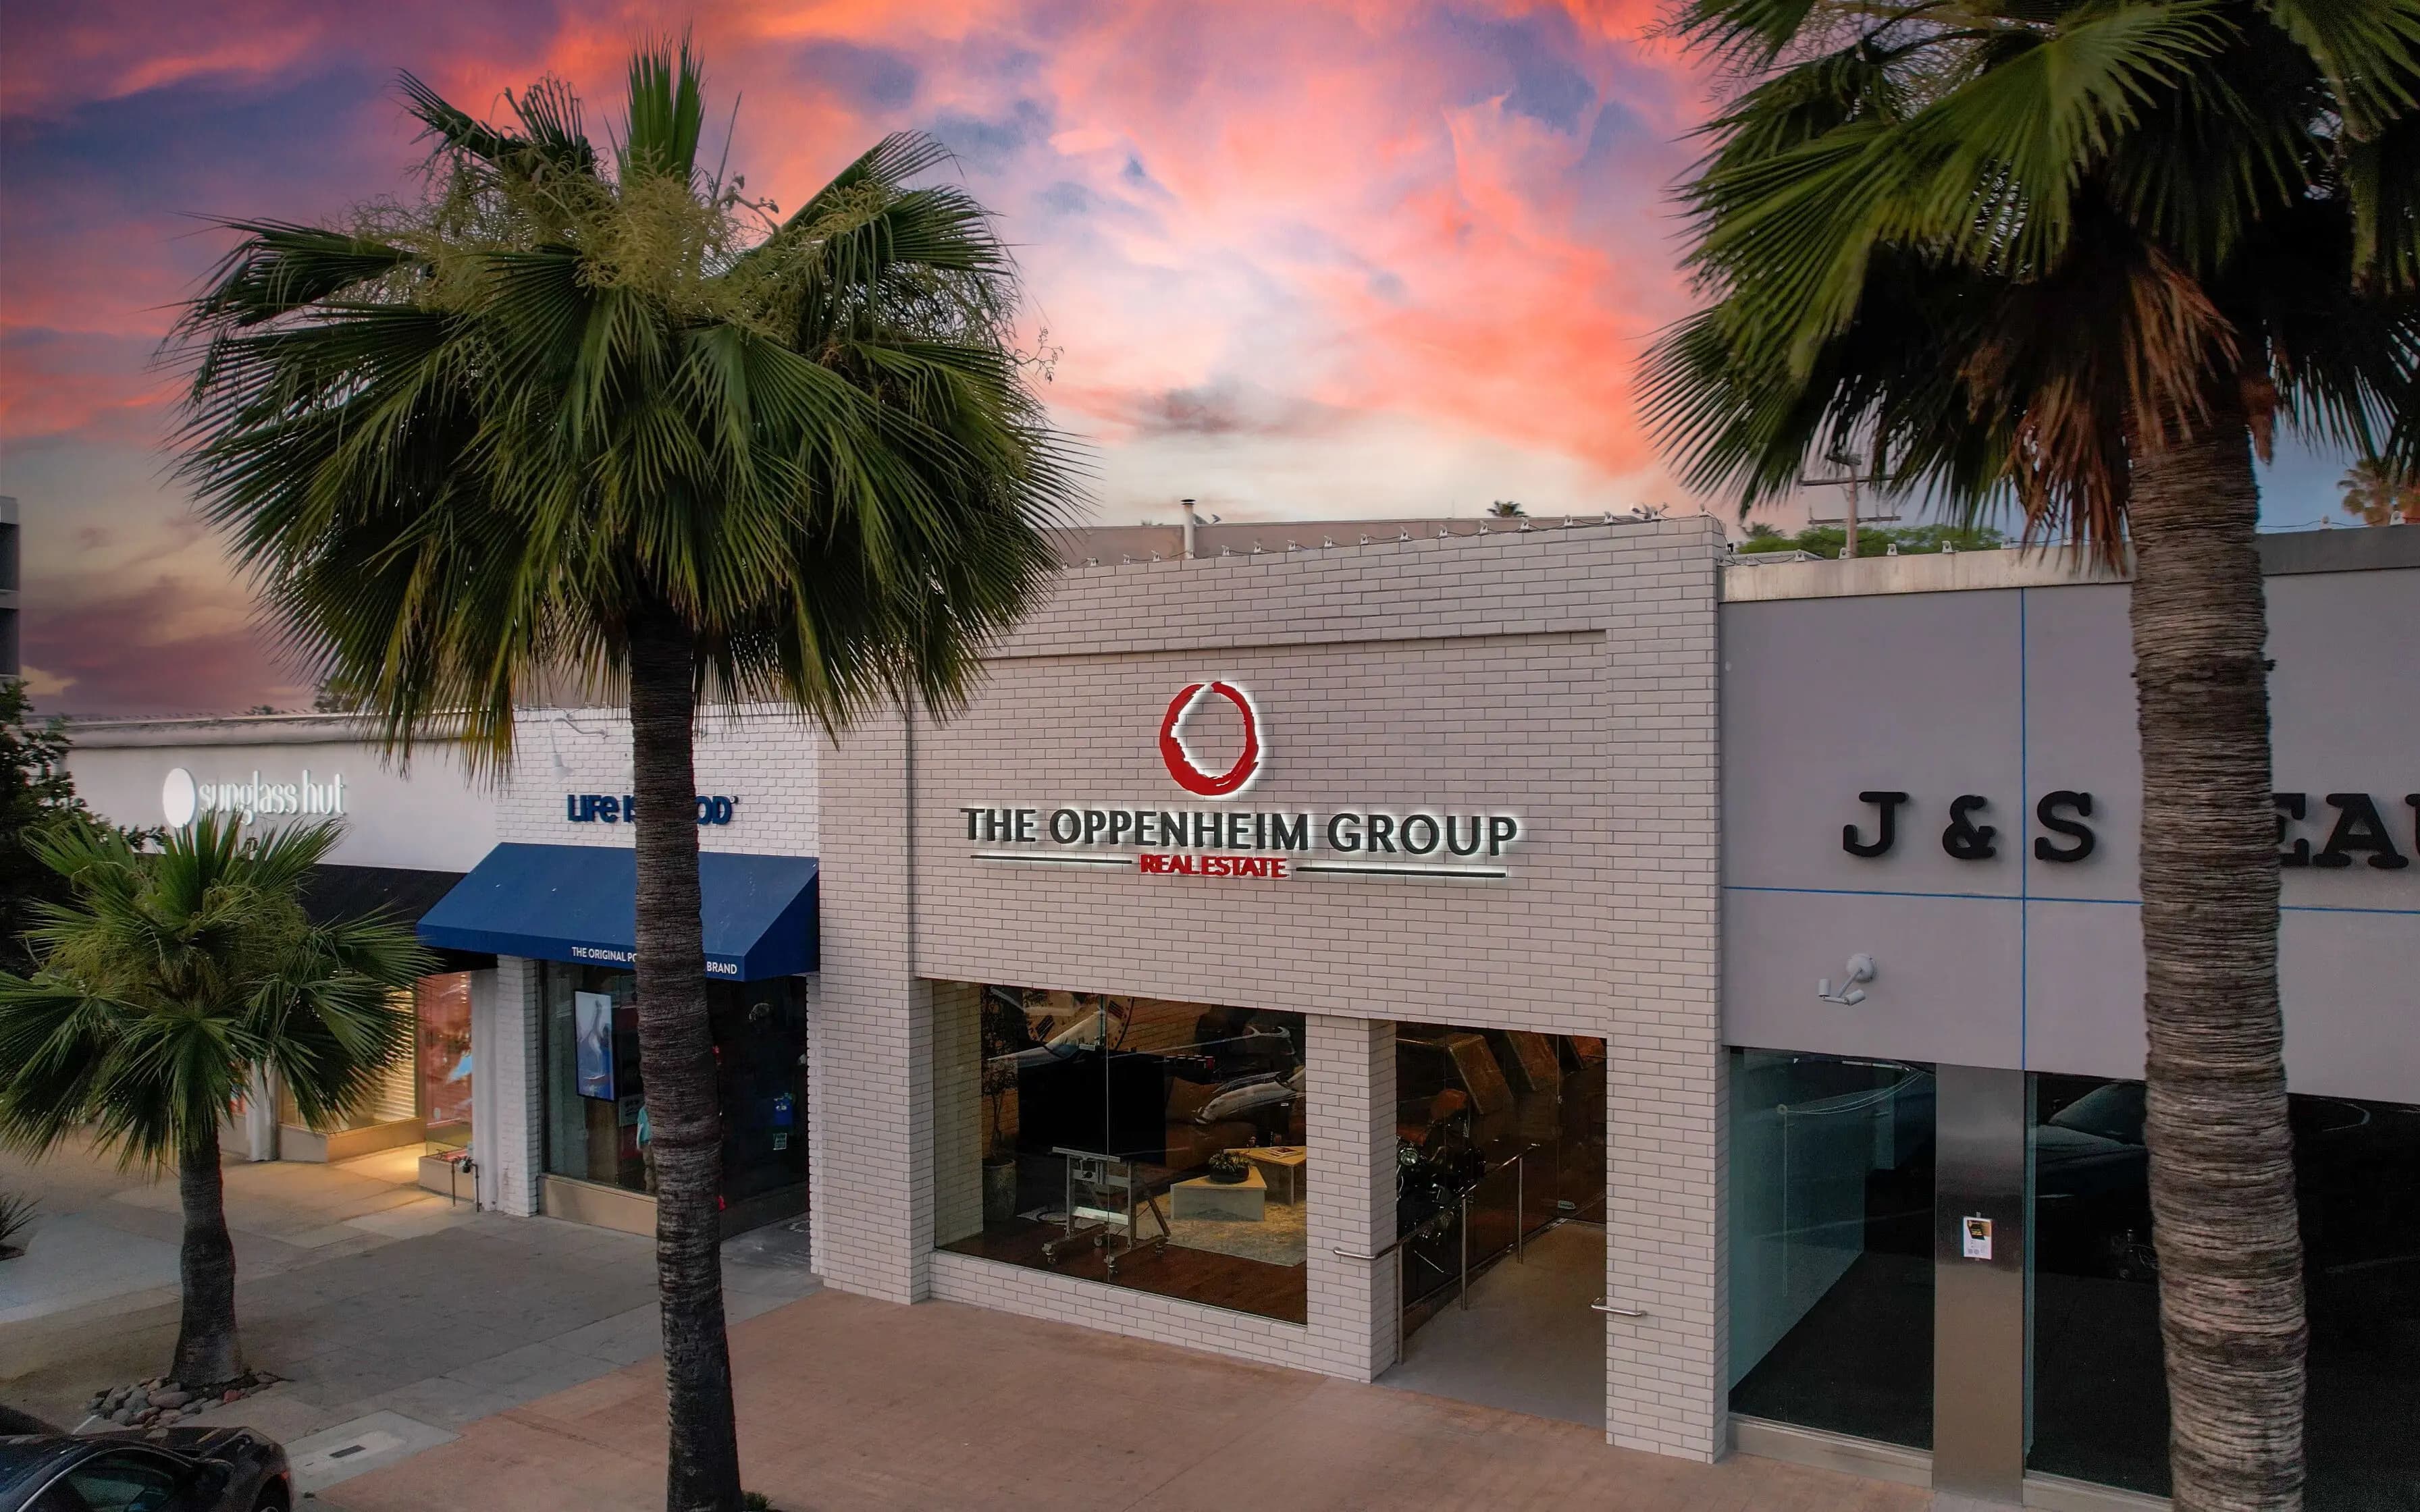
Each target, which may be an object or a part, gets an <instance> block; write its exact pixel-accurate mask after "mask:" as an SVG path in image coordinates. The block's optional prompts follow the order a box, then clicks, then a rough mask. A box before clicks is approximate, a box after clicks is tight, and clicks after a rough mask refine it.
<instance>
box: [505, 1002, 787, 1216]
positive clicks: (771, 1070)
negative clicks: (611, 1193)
mask: <svg viewBox="0 0 2420 1512" xmlns="http://www.w3.org/2000/svg"><path fill="white" fill-rule="evenodd" d="M543 991H544V994H545V999H546V1007H547V1011H546V1018H545V1057H546V1075H547V1081H546V1168H547V1171H548V1173H549V1174H550V1175H554V1176H562V1177H568V1178H571V1179H572V1180H582V1181H595V1182H598V1183H600V1184H603V1185H607V1186H616V1187H620V1188H621V1189H623V1190H624V1191H626V1192H639V1193H645V1194H648V1195H650V1196H652V1195H653V1194H654V1192H655V1162H654V1158H653V1152H652V1149H651V1144H652V1141H651V1138H650V1130H649V1127H648V1123H647V1112H646V1098H645V1092H646V1067H645V1065H644V1063H643V1061H642V1058H641V1057H640V1054H639V1001H638V994H639V980H638V977H637V975H636V974H635V973H632V972H628V971H613V970H609V969H607V968H605V967H601V966H582V965H569V964H562V963H558V962H548V963H547V964H546V967H545V975H544V979H543ZM706 1022H707V1026H708V1029H709V1031H710V1032H711V1033H712V1035H713V1039H714V1072H715V1091H716V1093H717V1096H718V1099H719V1102H720V1103H721V1114H722V1200H723V1202H724V1204H725V1209H726V1211H727V1212H730V1211H735V1210H736V1209H737V1205H738V1204H739V1203H742V1202H744V1201H747V1200H749V1199H751V1198H759V1197H762V1198H766V1199H768V1205H767V1206H766V1207H765V1208H764V1209H763V1210H762V1211H754V1210H752V1217H751V1216H750V1215H747V1214H743V1215H741V1217H743V1218H746V1219H747V1221H754V1222H762V1221H766V1220H768V1219H769V1218H771V1217H773V1216H779V1215H781V1214H782V1213H783V1212H784V1211H796V1210H797V1204H798V1202H799V1201H801V1200H803V1197H804V1192H803V1188H804V1186H805V1183H806V1180H807V1065H806V1048H807V1043H806V1041H807V1010H806V1001H805V997H804V995H803V994H802V993H801V992H800V990H799V982H798V980H797V979H796V978H791V977H776V978H770V979H768V980H762V981H746V982H735V981H709V982H707V983H706ZM726 1221H727V1222H737V1221H739V1220H738V1219H727V1220H726Z"/></svg>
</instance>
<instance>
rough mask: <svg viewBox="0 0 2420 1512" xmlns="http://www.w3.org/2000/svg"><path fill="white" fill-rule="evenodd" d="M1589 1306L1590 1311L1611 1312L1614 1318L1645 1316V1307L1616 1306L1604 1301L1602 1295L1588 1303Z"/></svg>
mask: <svg viewBox="0 0 2420 1512" xmlns="http://www.w3.org/2000/svg"><path fill="white" fill-rule="evenodd" d="M1589 1308H1590V1311H1592V1312H1600V1313H1611V1314H1612V1315H1613V1316H1614V1317H1616V1318H1644V1317H1646V1316H1647V1309H1645V1308H1643V1307H1616V1306H1614V1305H1613V1304H1610V1303H1608V1302H1606V1300H1605V1299H1604V1298H1603V1297H1599V1298H1598V1299H1597V1300H1596V1301H1594V1302H1592V1303H1590V1304H1589Z"/></svg>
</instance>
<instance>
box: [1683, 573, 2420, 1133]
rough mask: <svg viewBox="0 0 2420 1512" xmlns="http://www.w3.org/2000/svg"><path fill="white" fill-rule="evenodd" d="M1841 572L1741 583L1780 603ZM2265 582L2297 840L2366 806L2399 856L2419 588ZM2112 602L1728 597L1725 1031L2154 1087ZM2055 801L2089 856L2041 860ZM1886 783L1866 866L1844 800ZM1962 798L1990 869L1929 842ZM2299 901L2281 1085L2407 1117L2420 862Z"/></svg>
mask: <svg viewBox="0 0 2420 1512" xmlns="http://www.w3.org/2000/svg"><path fill="white" fill-rule="evenodd" d="M2381 544H2397V543H2381ZM2305 554H2306V555H2307V553H2305ZM2011 555H2012V554H2011ZM2330 561H2331V562H2332V563H2333V564H2335V565H2338V566H2342V565H2344V564H2345V563H2346V558H2345V555H2344V553H2342V552H2341V551H2339V552H2337V553H2336V554H2335V556H2334V557H2332V558H2331V559H2330ZM1835 565H1837V564H1835V563H1808V564H1806V565H1805V566H1803V567H1791V568H1771V567H1760V568H1753V569H1745V572H1747V573H1748V574H1750V575H1752V576H1754V577H1757V578H1759V579H1761V580H1762V581H1763V582H1765V583H1772V582H1776V581H1778V580H1779V579H1770V578H1764V577H1763V575H1765V574H1769V573H1776V572H1786V573H1798V574H1807V575H1813V574H1815V573H1820V572H1822V571H1823V570H1825V569H1829V568H1832V567H1834V566H1835ZM1858 565H1860V566H1862V565H1864V563H1859V564H1858ZM1894 565H1895V566H1899V567H1900V570H1901V571H1902V573H1904V572H1906V571H1910V570H1921V568H1922V563H1921V560H1920V559H1916V560H1911V559H1904V558H1903V559H1900V563H1895V564H1894ZM1958 565H1960V566H1961V567H1962V569H1964V570H1967V571H1969V572H1970V573H1971V572H1972V571H1973V570H1974V568H1975V563H1972V562H1968V563H1959V564H1958ZM1742 570H1743V569H1734V571H1733V576H1734V577H1735V578H1736V577H1738V576H1739V575H1740V573H1741V571H1742ZM2267 582H2268V593H2269V618H2270V642H2269V643H2270V653H2271V656H2273V659H2274V661H2275V664H2276V670H2275V672H2274V674H2273V678H2272V681H2271V688H2272V700H2273V702H2272V722H2273V740H2274V749H2275V786H2276V788H2277V789H2278V790H2279V791H2281V792H2303V793H2307V794H2308V795H2310V796H2309V808H2310V812H2311V820H2310V822H2308V823H2305V824H2304V825H2298V826H2296V828H2295V835H2296V836H2297V837H2298V838H2304V839H2308V840H2309V841H2311V842H2312V844H2313V846H2314V848H2317V847H2318V846H2319V845H2320V844H2321V843H2322V842H2324V841H2325V839H2326V837H2327V833H2328V830H2329V827H2330V823H2331V821H2332V820H2333V818H2334V817H2335V810H2331V809H2330V808H2329V807H2328V806H2327V805H2326V803H2325V802H2324V795H2327V794H2330V793H2348V792H2358V793H2366V794H2367V795H2370V796H2371V798H2372V800H2373V801H2374V802H2375V803H2376V804H2377V806H2378V808H2379V810H2380V812H2381V816H2382V817H2383V818H2384V820H2385V821H2386V824H2387V826H2388V829H2389V831H2390V833H2391V834H2392V835H2393V836H2394V838H2395V841H2396V843H2397V848H2398V849H2399V850H2400V851H2401V852H2402V854H2403V855H2405V856H2414V843H2413V841H2414V839H2415V837H2414V834H2413V825H2414V823H2415V812H2414V810H2412V808H2411V807H2409V806H2407V804H2406V801H2405V795H2408V794H2412V793H2415V792H2420V661H2415V659H2414V658H2413V657H2412V654H2411V649H2410V645H2409V638H2408V636H2406V635H2405V634H2403V627H2408V626H2409V625H2412V624H2413V623H2414V622H2415V619H2420V571H2415V570H2412V569H2410V568H2392V569H2381V570H2356V571H2344V570H2336V571H2307V570H2306V571H2298V572H2294V573H2292V574H2290V575H2280V576H2273V577H2271V578H2269V579H2267ZM2126 605H2127V589H2126V587H2125V585H2124V584H2123V583H2121V582H2099V583H2088V584H2085V585H2081V586H2071V587H2062V586H2032V587H2010V588H2001V589H1975V590H1969V591H1962V592H1916V593H1907V592H1901V593H1893V594H1872V595H1863V596H1823V597H1798V598H1791V597H1779V596H1775V597H1766V598H1760V599H1758V600H1756V601H1751V602H1731V603H1727V604H1726V605H1725V606H1724V608H1723V611H1722V623H1723V660H1724V681H1723V700H1722V703H1723V721H1724V724H1723V729H1724V750H1725V759H1724V841H1725V854H1724V882H1725V885H1726V889H1727V891H1726V899H1725V910H1724V936H1725V945H1726V949H1725V979H1724V1004H1723V1014H1724V1036H1725V1038H1726V1040H1728V1041H1730V1042H1731V1043H1735V1044H1749V1045H1758V1046H1763V1047H1767V1048H1776V1049H1797V1050H1812V1051H1823V1052H1827V1053H1833V1054H1848V1055H1871V1056H1886V1057H1900V1058H1906V1059H1916V1060H1935V1061H1947V1062H1952V1063H1958V1064H1965V1065H1977V1066H2003V1067H2020V1068H2025V1069H2031V1070H2038V1071H2056V1072H2078V1073H2086V1074H2094V1075H2104V1076H2139V1075H2141V1074H2142V1068H2143V1025H2142V992H2143V966H2142V954H2141V948H2140V941H2139V929H2138V925H2137V922H2136V916H2135V907H2136V904H2137V902H2138V899H2139V891H2138V887H2137V864H2138V863H2137V858H2136V849H2135V847H2136V826H2137V814H2138V811H2139V810H2138V803H2139V790H2140V785H2141V768H2140V764H2139V757H2138V755H2137V749H2138V747H2137V743H2136V740H2135V734H2134V689H2133V678H2132V663H2133V652H2132V643H2131V639H2130V631H2129V627H2128V623H2127V609H2126ZM2058 789H2068V790H2073V791H2079V792H2088V793H2090V794H2091V795H2092V799H2093V812H2092V815H2091V818H2090V820H2089V821H2088V823H2089V824H2090V825H2091V827H2092V829H2093V830H2094V832H2095V834H2096V836H2097V844H2096V848H2095V850H2094V853H2093V854H2092V855H2091V856H2089V857H2087V858H2086V859H2085V860H2083V861H2080V862H2074V863H2067V864H2061V863H2055V862H2046V861H2042V860H2038V859H2036V858H2035V857H2034V856H2033V853H2032V842H2033V840H2034V839H2035V838H2036V837H2037V836H2045V835H2048V834H2049V832H2048V831H2047V830H2045V829H2044V828H2043V827H2042V826H2041V825H2040V824H2039V823H2038V822H2037V821H2036V818H2035V812H2034V810H2035V805H2036V803H2037V802H2038V801H2039V800H2040V797H2041V796H2042V795H2044V794H2046V793H2049V792H2052V791H2055V790H2058ZM1877 790H1880V791H1900V792H1905V793H1908V794H1910V795H1913V801H1912V802H1911V803H1910V804H1909V805H1908V806H1906V807H1905V808H1903V809H1902V810H1900V839H1899V841H1898V843H1897V845H1896V847H1895V848H1894V850H1893V851H1892V853H1891V854H1890V855H1888V856H1881V857H1874V858H1865V857H1860V856H1851V855H1849V854H1847V853H1846V852H1844V851H1843V849H1842V847H1841V840H1840V830H1841V826H1842V825H1846V824H1852V823H1854V824H1856V825H1858V826H1859V827H1860V832H1861V834H1862V835H1864V836H1865V837H1866V838H1867V839H1869V840H1870V839H1871V838H1872V836H1873V821H1874V812H1873V810H1871V809H1870V808H1869V807H1868V806H1866V805H1863V804H1860V803H1859V802H1858V800H1857V795H1858V794H1859V793H1860V792H1865V791H1877ZM1967 794H1973V795H1984V796H1986V797H1988V798H1989V799H1990V800H1991V806H1990V807H1989V808H1988V809H1987V810H1982V811H1981V812H1979V813H1978V814H1976V815H1975V816H1974V817H1975V818H1976V819H1978V820H1979V821H1981V822H1983V823H1988V824H1990V825H1994V826H1996V828H1997V829H1998V831H1999V834H1998V837H1997V846H1996V849H1997V852H1998V854H1997V856H1995V857H1994V858H1993V859H1990V860H1973V861H1967V860H1957V859H1953V858H1952V857H1951V856H1948V855H1947V854H1946V852H1945V850H1944V848H1943V845H1942V843H1941V836H1942V833H1943V831H1944V829H1945V827H1946V826H1947V824H1948V822H1949V813H1948V808H1949V804H1950V802H1951V800H1952V799H1954V798H1956V797H1958V796H1959V795H1967ZM2050 838H2051V839H2053V840H2054V841H2055V843H2057V844H2059V845H2062V846H2064V845H2065V844H2066V843H2068V842H2067V841H2064V840H2063V839H2060V838H2059V837H2056V836H2050ZM2284 903H2285V908H2286V912H2285V916H2284V919H2283V923H2282V926H2281V942H2280V950H2281V959H2280V974H2281V980H2282V988H2283V995H2284V1000H2285V1004H2286V1022H2287V1063H2288V1074H2289V1076H2290V1078H2291V1082H2292V1085H2293V1087H2294V1088H2295V1089H2296V1090H2298V1091H2311V1092H2328V1093H2334V1094H2337V1095H2341V1096H2349V1097H2367V1098H2380V1099H2387V1100H2393V1101H2403V1102H2411V1101H2420V971H2415V970H2414V969H2413V966H2412V963H2413V962H2414V961H2420V858H2415V862H2414V864H2413V865H2412V866H2408V867H2405V868H2403V869H2401V870H2395V871H2382V870H2378V869H2374V868H2372V867H2370V866H2367V865H2366V864H2355V865H2354V866H2351V867H2350V868H2345V869H2341V870H2322V869H2319V868H2304V869H2297V870H2288V872H2286V873H2285V894H2284ZM1859 951H1862V952H1867V953H1870V954H1871V955H1873V956H1874V958H1875V960H1876V962H1877V964H1878V968H1879V976H1878V980H1876V981H1874V982H1872V983H1870V984H1869V985H1868V987H1867V989H1866V990H1867V998H1866V1000H1865V1001H1864V1002H1863V1003H1861V1004H1859V1005H1857V1006H1855V1007H1854V1008H1849V1007H1842V1006H1839V1005H1838V1004H1833V1003H1827V1002H1823V1001H1820V1000H1819V999H1818V998H1817V996H1816V994H1815V984H1816V980H1817V979H1818V978H1822V977H1829V978H1832V979H1834V980H1836V982H1837V981H1838V979H1839V978H1840V977H1841V976H1842V975H1843V968H1844V965H1845V964H1846V961H1847V958H1848V957H1849V956H1850V955H1851V954H1852V953H1853V952H1859Z"/></svg>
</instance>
